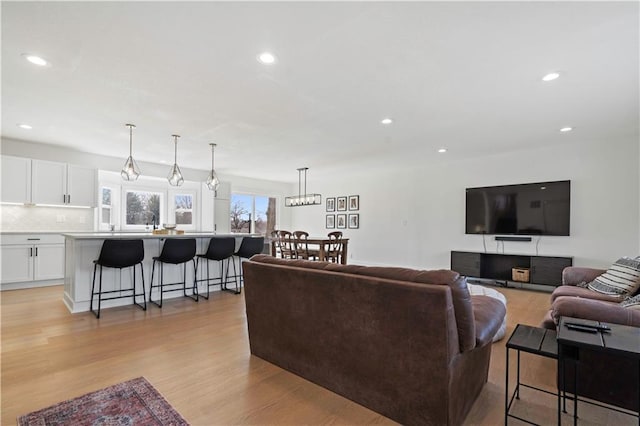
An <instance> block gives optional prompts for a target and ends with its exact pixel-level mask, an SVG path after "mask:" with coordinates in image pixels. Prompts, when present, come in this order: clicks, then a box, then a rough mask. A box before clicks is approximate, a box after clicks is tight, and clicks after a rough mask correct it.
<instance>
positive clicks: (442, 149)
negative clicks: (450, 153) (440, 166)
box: [438, 148, 447, 154]
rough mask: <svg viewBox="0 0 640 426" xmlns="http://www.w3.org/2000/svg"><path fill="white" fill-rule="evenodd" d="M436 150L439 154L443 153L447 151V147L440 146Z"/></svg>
mask: <svg viewBox="0 0 640 426" xmlns="http://www.w3.org/2000/svg"><path fill="white" fill-rule="evenodd" d="M438 152H439V153H440V154H443V153H445V152H447V148H440V149H439V150H438Z"/></svg>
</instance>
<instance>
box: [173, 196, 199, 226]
mask: <svg viewBox="0 0 640 426" xmlns="http://www.w3.org/2000/svg"><path fill="white" fill-rule="evenodd" d="M169 200H170V201H169V206H168V208H169V209H168V215H167V218H168V219H167V220H168V221H169V222H170V223H175V224H176V225H177V226H178V229H182V230H195V229H196V224H197V223H196V222H197V213H196V212H197V206H196V192H195V191H189V190H186V191H185V190H184V189H180V191H179V192H178V191H169Z"/></svg>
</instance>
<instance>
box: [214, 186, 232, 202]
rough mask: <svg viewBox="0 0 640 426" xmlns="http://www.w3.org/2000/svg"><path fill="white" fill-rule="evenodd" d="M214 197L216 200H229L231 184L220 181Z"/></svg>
mask: <svg viewBox="0 0 640 426" xmlns="http://www.w3.org/2000/svg"><path fill="white" fill-rule="evenodd" d="M214 198H215V199H216V200H230V199H231V184H230V183H229V182H220V184H219V185H218V189H216V192H215V195H214Z"/></svg>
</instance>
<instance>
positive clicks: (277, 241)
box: [270, 229, 282, 257]
mask: <svg viewBox="0 0 640 426" xmlns="http://www.w3.org/2000/svg"><path fill="white" fill-rule="evenodd" d="M279 232H280V231H279V230H277V229H274V230H273V231H271V234H270V236H271V241H272V243H273V247H274V249H275V250H274V252H273V257H282V251H281V250H280V237H279V236H278V233H279Z"/></svg>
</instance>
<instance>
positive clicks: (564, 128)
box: [560, 127, 573, 132]
mask: <svg viewBox="0 0 640 426" xmlns="http://www.w3.org/2000/svg"><path fill="white" fill-rule="evenodd" d="M572 130H573V127H563V128H562V129H560V131H561V132H570V131H572Z"/></svg>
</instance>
